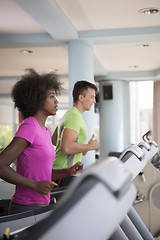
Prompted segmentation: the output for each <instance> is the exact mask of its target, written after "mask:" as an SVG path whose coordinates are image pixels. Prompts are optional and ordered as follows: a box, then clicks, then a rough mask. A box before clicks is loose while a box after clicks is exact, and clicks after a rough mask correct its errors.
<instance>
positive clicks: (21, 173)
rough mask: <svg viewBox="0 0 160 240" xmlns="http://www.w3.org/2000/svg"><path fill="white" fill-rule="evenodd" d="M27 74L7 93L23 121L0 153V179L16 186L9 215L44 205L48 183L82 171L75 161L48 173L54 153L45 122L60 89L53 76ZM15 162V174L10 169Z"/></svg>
mask: <svg viewBox="0 0 160 240" xmlns="http://www.w3.org/2000/svg"><path fill="white" fill-rule="evenodd" d="M27 71H28V72H27V73H26V74H25V75H24V76H22V78H21V80H19V81H18V82H17V83H16V84H15V85H14V87H13V89H12V93H11V96H12V99H13V101H14V103H15V107H17V108H18V110H19V111H20V112H21V114H22V117H23V119H24V120H23V122H22V124H21V125H20V127H19V129H18V131H17V132H16V134H15V136H14V138H13V140H12V141H11V143H10V144H9V145H8V146H7V147H6V148H5V149H4V150H3V151H2V153H1V154H0V178H2V179H4V180H5V181H7V182H9V183H12V184H15V185H16V190H15V194H14V195H13V197H12V201H11V204H10V210H9V214H11V213H17V212H23V211H26V210H31V209H35V208H37V207H40V206H46V205H48V204H49V202H50V191H51V189H52V188H53V187H54V186H56V183H55V182H53V181H52V180H55V179H58V178H62V177H66V176H70V175H73V174H75V173H76V172H77V171H78V170H79V169H80V168H82V164H81V163H80V162H78V163H77V164H75V165H74V166H72V167H70V168H66V169H61V170H59V169H57V170H52V165H53V161H54V158H55V150H54V147H53V144H52V140H51V132H50V130H49V129H48V128H47V127H46V126H45V121H46V119H47V117H48V116H49V115H55V114H56V111H57V107H58V105H57V104H58V101H57V99H56V95H57V94H59V93H61V91H62V86H61V83H60V82H59V81H58V79H57V76H56V75H55V74H54V73H47V74H41V75H40V74H38V73H37V72H35V71H34V70H33V69H28V70H27ZM15 160H16V161H17V162H16V167H17V170H16V171H14V170H13V168H11V167H10V164H11V163H13V162H14V161H15Z"/></svg>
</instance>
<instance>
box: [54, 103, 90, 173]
mask: <svg viewBox="0 0 160 240" xmlns="http://www.w3.org/2000/svg"><path fill="white" fill-rule="evenodd" d="M64 128H69V129H73V130H74V131H76V132H78V138H77V142H78V143H80V144H84V142H85V140H86V138H87V127H86V124H85V122H84V120H83V117H82V114H81V113H80V111H79V110H78V109H77V108H76V107H72V108H71V109H69V110H68V111H67V112H66V113H65V115H64V116H63V117H62V119H61V120H60V122H59V124H58V130H57V131H58V132H57V145H56V157H55V160H54V163H53V168H54V169H62V168H68V167H71V166H72V165H74V164H75V163H77V162H80V161H81V156H82V153H78V154H73V155H68V154H63V153H62V152H61V150H60V141H61V134H62V131H63V129H64Z"/></svg>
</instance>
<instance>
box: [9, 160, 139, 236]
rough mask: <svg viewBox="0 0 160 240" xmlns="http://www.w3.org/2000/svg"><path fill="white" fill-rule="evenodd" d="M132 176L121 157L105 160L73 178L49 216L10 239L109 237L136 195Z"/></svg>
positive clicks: (12, 234) (13, 234) (14, 234)
mask: <svg viewBox="0 0 160 240" xmlns="http://www.w3.org/2000/svg"><path fill="white" fill-rule="evenodd" d="M131 179H132V174H131V173H130V172H129V171H128V170H126V168H125V167H124V164H123V163H122V162H121V161H120V160H119V159H118V158H115V157H110V158H106V159H105V160H101V161H99V162H97V163H95V164H94V165H92V166H91V167H89V168H87V169H85V170H84V171H83V172H82V174H81V175H80V176H79V177H77V178H76V179H75V180H74V181H73V183H72V185H71V186H70V188H69V189H68V190H67V191H66V192H65V194H64V195H63V197H62V198H61V200H60V201H59V202H58V203H57V204H56V206H55V208H54V211H53V212H52V213H51V214H50V215H49V216H48V217H46V218H44V219H43V220H42V221H40V222H38V223H37V224H35V225H33V226H31V227H29V228H26V229H25V230H22V231H21V230H19V231H18V232H16V233H11V234H10V239H17V240H20V239H23V240H25V239H27V240H28V239H30V240H31V239H34V240H36V239H39V240H41V239H45V240H50V239H56V240H62V239H70V240H72V239H73V240H75V239H76V240H82V239H84V240H85V239H92V240H97V239H98V240H104V239H109V237H110V236H111V235H112V234H113V233H114V231H115V230H116V229H117V227H118V225H119V223H120V222H122V220H123V219H124V218H125V216H126V213H128V212H129V210H130V208H131V206H132V204H133V201H134V199H135V197H136V189H135V187H134V185H133V184H132V183H131ZM14 237H16V238H14Z"/></svg>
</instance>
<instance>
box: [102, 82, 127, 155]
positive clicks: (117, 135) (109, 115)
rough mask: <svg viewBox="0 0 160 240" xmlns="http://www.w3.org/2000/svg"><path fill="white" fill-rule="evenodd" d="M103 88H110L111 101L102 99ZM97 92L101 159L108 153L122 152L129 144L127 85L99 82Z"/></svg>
mask: <svg viewBox="0 0 160 240" xmlns="http://www.w3.org/2000/svg"><path fill="white" fill-rule="evenodd" d="M105 86H112V94H113V95H112V99H106V100H105V99H104V90H105V89H107V88H105ZM99 92H100V94H99V95H100V99H99V104H100V159H103V158H106V157H107V156H108V154H109V153H110V152H121V151H123V150H124V148H125V147H126V146H127V145H128V144H129V101H128V99H129V97H128V83H127V82H126V81H120V80H114V81H100V82H99ZM108 94H109V93H108ZM106 97H107V93H106Z"/></svg>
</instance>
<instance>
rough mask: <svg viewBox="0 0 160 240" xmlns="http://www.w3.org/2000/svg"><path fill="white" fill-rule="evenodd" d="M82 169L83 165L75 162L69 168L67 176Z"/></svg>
mask: <svg viewBox="0 0 160 240" xmlns="http://www.w3.org/2000/svg"><path fill="white" fill-rule="evenodd" d="M82 169H83V163H81V162H77V163H76V164H74V165H73V166H72V167H70V168H69V175H74V174H76V173H77V172H78V171H79V170H82Z"/></svg>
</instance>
